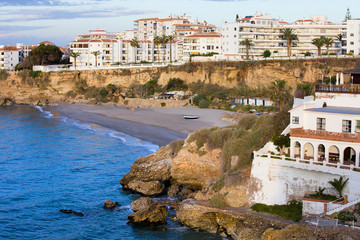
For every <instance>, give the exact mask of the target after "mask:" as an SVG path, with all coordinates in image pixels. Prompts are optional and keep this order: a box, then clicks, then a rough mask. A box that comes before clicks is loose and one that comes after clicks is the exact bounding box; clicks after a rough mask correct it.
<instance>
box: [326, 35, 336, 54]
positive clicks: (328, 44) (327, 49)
mask: <svg viewBox="0 0 360 240" xmlns="http://www.w3.org/2000/svg"><path fill="white" fill-rule="evenodd" d="M333 43H334V39H333V38H328V37H326V38H324V44H325V46H326V55H328V56H329V48H330V47H331V45H332V44H333Z"/></svg>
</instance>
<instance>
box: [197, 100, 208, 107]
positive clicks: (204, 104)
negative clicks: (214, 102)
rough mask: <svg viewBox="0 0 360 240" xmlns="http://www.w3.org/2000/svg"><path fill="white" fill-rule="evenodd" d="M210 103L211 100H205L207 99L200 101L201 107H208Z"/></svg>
mask: <svg viewBox="0 0 360 240" xmlns="http://www.w3.org/2000/svg"><path fill="white" fill-rule="evenodd" d="M209 105H210V103H209V101H207V100H205V99H202V100H201V101H200V102H199V108H208V107H209Z"/></svg>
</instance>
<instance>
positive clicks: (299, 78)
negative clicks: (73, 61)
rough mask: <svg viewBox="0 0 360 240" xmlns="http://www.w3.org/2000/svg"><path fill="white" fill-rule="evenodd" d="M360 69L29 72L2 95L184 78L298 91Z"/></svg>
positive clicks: (312, 63) (60, 96) (276, 64)
mask: <svg viewBox="0 0 360 240" xmlns="http://www.w3.org/2000/svg"><path fill="white" fill-rule="evenodd" d="M359 65H360V59H359V58H341V59H340V58H339V59H337V58H329V59H328V58H322V59H312V60H282V61H258V62H206V63H190V64H184V65H181V66H168V67H159V68H131V69H109V70H103V69H102V70H100V69H99V70H87V71H62V72H50V73H43V74H42V75H41V77H40V78H39V77H38V78H37V79H36V78H32V77H29V76H26V74H24V73H21V72H20V73H18V74H14V73H12V74H7V75H8V76H4V75H2V76H0V96H1V97H8V98H12V99H14V100H15V101H16V102H23V103H27V102H25V100H28V99H31V101H33V100H35V101H37V99H48V100H50V101H63V100H65V97H64V94H65V93H66V92H68V91H70V90H73V89H74V87H75V83H76V81H78V80H80V79H82V80H86V81H87V84H88V85H89V86H96V87H105V86H107V85H108V84H110V83H111V84H116V85H121V86H122V87H129V86H130V85H131V84H132V83H133V82H137V83H139V84H144V83H146V82H148V81H149V80H152V79H158V83H159V84H161V85H166V84H167V82H168V80H169V79H170V78H174V77H176V78H181V79H183V80H185V82H187V83H192V82H196V81H198V80H200V81H204V82H206V83H214V84H219V85H221V86H224V87H229V88H230V87H235V86H241V85H242V86H248V87H251V88H256V87H259V86H269V85H270V84H271V82H272V81H274V80H277V79H284V80H286V81H287V82H288V83H289V84H290V85H292V86H295V85H296V84H297V83H301V82H315V81H317V80H319V79H321V77H322V75H324V76H333V75H336V73H341V72H343V71H344V70H347V69H351V68H354V67H357V66H359Z"/></svg>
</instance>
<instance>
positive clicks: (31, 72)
mask: <svg viewBox="0 0 360 240" xmlns="http://www.w3.org/2000/svg"><path fill="white" fill-rule="evenodd" d="M40 75H41V71H30V72H29V76H30V77H32V78H37V77H40Z"/></svg>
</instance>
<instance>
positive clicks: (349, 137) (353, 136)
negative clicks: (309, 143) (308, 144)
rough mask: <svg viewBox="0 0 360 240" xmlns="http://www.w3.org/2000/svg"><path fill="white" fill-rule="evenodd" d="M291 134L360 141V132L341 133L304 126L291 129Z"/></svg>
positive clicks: (343, 140) (303, 136)
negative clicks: (305, 127) (304, 127)
mask: <svg viewBox="0 0 360 240" xmlns="http://www.w3.org/2000/svg"><path fill="white" fill-rule="evenodd" d="M290 135H291V136H292V137H301V138H314V139H323V140H330V141H341V142H354V143H360V135H359V134H358V133H339V132H329V131H321V130H310V129H303V128H292V129H290Z"/></svg>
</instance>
